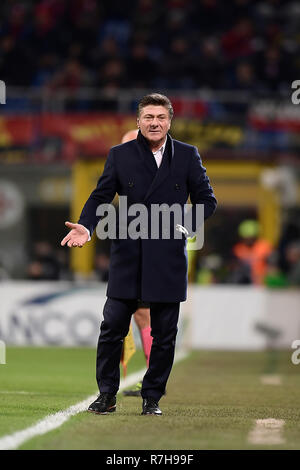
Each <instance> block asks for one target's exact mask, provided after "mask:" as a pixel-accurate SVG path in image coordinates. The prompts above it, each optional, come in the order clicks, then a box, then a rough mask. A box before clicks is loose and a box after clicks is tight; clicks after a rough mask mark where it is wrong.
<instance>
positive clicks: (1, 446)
mask: <svg viewBox="0 0 300 470" xmlns="http://www.w3.org/2000/svg"><path fill="white" fill-rule="evenodd" d="M187 356H188V354H187V353H186V352H185V351H179V352H178V353H176V355H175V361H174V362H179V361H181V360H182V359H185V358H186V357H187ZM145 372H146V369H141V370H139V371H138V372H135V373H134V374H130V375H129V376H128V377H126V379H124V380H121V382H120V389H119V392H121V391H122V390H123V389H124V388H127V387H130V386H131V385H134V384H135V383H136V382H138V381H139V380H141V378H142V377H143V376H144V374H145ZM95 396H97V393H95V394H94V395H91V396H89V397H88V398H86V399H85V400H83V401H81V402H79V403H76V405H72V406H70V407H69V408H67V409H66V410H63V411H58V412H57V413H54V414H51V415H48V416H46V417H45V418H43V419H41V420H40V421H38V422H37V423H36V424H33V425H32V426H30V427H29V428H26V429H23V430H22V431H17V432H14V433H13V434H8V435H7V436H3V437H0V450H12V449H17V448H18V447H20V446H21V445H22V444H24V442H26V441H28V440H29V439H32V438H33V437H35V436H41V435H42V434H46V433H47V432H49V431H53V429H56V428H59V427H60V426H61V425H62V424H64V423H65V422H66V421H68V419H69V418H71V416H74V415H76V414H78V413H81V412H82V411H85V410H86V409H87V408H88V406H89V405H90V403H91V402H92V401H94V399H95Z"/></svg>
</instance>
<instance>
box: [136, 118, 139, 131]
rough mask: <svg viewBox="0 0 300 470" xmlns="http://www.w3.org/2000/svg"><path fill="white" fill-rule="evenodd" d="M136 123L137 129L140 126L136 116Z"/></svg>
mask: <svg viewBox="0 0 300 470" xmlns="http://www.w3.org/2000/svg"><path fill="white" fill-rule="evenodd" d="M136 125H137V128H138V129H139V128H140V120H139V118H137V120H136Z"/></svg>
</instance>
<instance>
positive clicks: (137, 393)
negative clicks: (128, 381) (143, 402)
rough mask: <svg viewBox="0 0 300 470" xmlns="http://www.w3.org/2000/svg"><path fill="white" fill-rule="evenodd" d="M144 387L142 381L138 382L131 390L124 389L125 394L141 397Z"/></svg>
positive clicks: (126, 395)
mask: <svg viewBox="0 0 300 470" xmlns="http://www.w3.org/2000/svg"><path fill="white" fill-rule="evenodd" d="M141 389H142V382H138V383H137V384H136V385H135V387H134V388H132V389H131V390H124V392H123V395H124V396H125V397H140V396H141Z"/></svg>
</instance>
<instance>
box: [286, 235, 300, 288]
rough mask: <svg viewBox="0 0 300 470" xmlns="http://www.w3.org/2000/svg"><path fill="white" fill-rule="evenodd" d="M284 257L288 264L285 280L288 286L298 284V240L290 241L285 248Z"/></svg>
mask: <svg viewBox="0 0 300 470" xmlns="http://www.w3.org/2000/svg"><path fill="white" fill-rule="evenodd" d="M286 259H287V262H288V264H289V270H288V273H287V280H288V284H289V285H290V286H300V242H299V241H297V242H292V243H291V244H290V245H288V246H287V248H286Z"/></svg>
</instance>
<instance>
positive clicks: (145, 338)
mask: <svg viewBox="0 0 300 470" xmlns="http://www.w3.org/2000/svg"><path fill="white" fill-rule="evenodd" d="M137 135H138V130H137V129H134V130H131V131H128V132H126V134H125V135H124V136H123V138H122V141H121V143H122V144H125V142H130V141H131V140H134V139H136V138H137ZM138 307H139V308H138V309H137V311H136V312H135V313H134V314H133V317H134V321H135V323H136V325H137V327H138V329H139V332H140V336H141V342H142V346H143V351H144V354H145V359H146V363H147V367H149V358H150V351H151V346H152V340H153V338H152V336H151V326H150V304H149V303H148V302H142V301H139V303H138ZM141 389H142V382H138V383H137V384H136V385H135V387H133V388H132V389H130V390H124V392H123V395H125V396H140V395H141Z"/></svg>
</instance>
